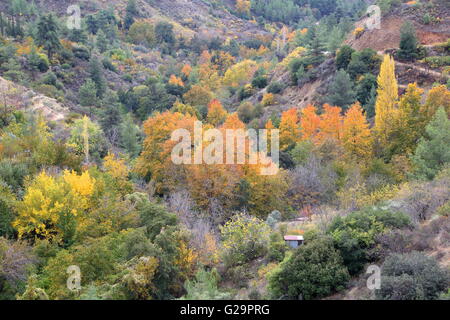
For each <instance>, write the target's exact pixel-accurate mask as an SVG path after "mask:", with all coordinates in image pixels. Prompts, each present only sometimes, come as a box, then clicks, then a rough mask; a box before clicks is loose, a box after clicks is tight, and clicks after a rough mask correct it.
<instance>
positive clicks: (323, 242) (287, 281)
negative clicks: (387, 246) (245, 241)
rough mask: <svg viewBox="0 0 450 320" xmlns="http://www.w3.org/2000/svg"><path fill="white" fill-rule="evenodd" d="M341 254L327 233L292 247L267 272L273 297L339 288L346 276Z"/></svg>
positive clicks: (312, 295)
mask: <svg viewBox="0 0 450 320" xmlns="http://www.w3.org/2000/svg"><path fill="white" fill-rule="evenodd" d="M349 278H350V277H349V274H348V271H347V268H346V267H345V266H344V265H343V261H342V257H341V256H340V254H339V251H337V250H336V249H335V248H334V246H333V241H332V239H330V238H328V237H323V238H319V239H316V240H313V241H311V242H309V243H307V244H306V245H304V246H302V247H300V248H298V249H296V250H295V251H294V252H293V253H292V255H291V256H288V257H287V258H286V259H285V260H284V261H283V262H282V263H281V264H280V266H279V267H278V269H276V270H275V271H274V272H273V273H271V274H270V275H269V291H270V294H271V296H272V298H274V299H280V298H284V299H286V298H288V299H299V298H300V299H306V300H310V299H317V298H322V297H325V296H327V295H330V294H331V293H333V292H335V291H339V290H342V289H343V288H344V287H345V285H346V283H347V281H348V280H349Z"/></svg>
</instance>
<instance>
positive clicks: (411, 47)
mask: <svg viewBox="0 0 450 320" xmlns="http://www.w3.org/2000/svg"><path fill="white" fill-rule="evenodd" d="M400 32H401V34H400V49H399V50H398V53H397V57H398V58H399V59H402V60H410V61H411V60H415V59H416V58H417V56H418V54H417V36H416V31H415V30H414V26H413V25H412V24H411V22H409V21H407V22H405V24H404V25H403V26H402V28H401V31H400Z"/></svg>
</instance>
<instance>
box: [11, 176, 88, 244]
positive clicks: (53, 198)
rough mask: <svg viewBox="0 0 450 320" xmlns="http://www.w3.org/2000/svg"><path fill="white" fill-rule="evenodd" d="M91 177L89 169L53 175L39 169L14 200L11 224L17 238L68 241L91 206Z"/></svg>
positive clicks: (80, 224)
mask: <svg viewBox="0 0 450 320" xmlns="http://www.w3.org/2000/svg"><path fill="white" fill-rule="evenodd" d="M94 189H95V179H93V178H92V177H91V176H90V175H89V173H88V172H87V171H86V172H83V173H82V174H81V175H78V174H77V173H76V172H73V171H72V172H71V171H64V173H63V175H61V176H57V177H53V176H51V175H49V174H47V173H46V172H41V173H40V174H39V175H37V176H36V178H35V179H34V180H33V181H31V182H29V183H28V185H27V187H26V190H25V195H24V197H23V199H22V200H21V201H19V202H18V203H17V206H16V207H17V213H18V214H17V218H16V219H15V220H14V222H13V226H14V227H15V228H16V229H17V231H18V233H19V238H29V239H35V238H40V239H52V240H56V241H57V242H60V243H61V242H64V243H70V242H71V241H72V239H73V237H74V236H75V233H76V231H77V229H78V228H79V227H81V226H82V224H83V220H84V218H85V213H86V211H87V210H88V209H89V208H90V206H91V198H92V195H93V194H94Z"/></svg>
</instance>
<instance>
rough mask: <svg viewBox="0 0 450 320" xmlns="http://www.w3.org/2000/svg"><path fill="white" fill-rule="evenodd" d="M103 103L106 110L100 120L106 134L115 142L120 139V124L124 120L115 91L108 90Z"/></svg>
mask: <svg viewBox="0 0 450 320" xmlns="http://www.w3.org/2000/svg"><path fill="white" fill-rule="evenodd" d="M103 104H104V110H103V114H102V117H101V118H100V121H99V122H100V125H101V127H102V129H103V132H104V133H105V136H106V137H107V138H108V139H109V140H110V141H111V142H112V143H114V144H115V143H117V141H118V139H119V125H120V122H121V120H122V116H121V114H120V109H119V103H118V98H117V95H116V94H115V92H108V95H107V96H106V98H105V101H104V103H103Z"/></svg>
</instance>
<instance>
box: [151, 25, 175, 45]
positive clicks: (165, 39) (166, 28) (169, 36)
mask: <svg viewBox="0 0 450 320" xmlns="http://www.w3.org/2000/svg"><path fill="white" fill-rule="evenodd" d="M155 36H156V41H157V42H158V43H159V44H161V43H167V44H168V45H173V44H174V43H175V34H174V33H173V25H172V24H171V23H168V22H164V21H161V22H158V23H157V24H156V27H155Z"/></svg>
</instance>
